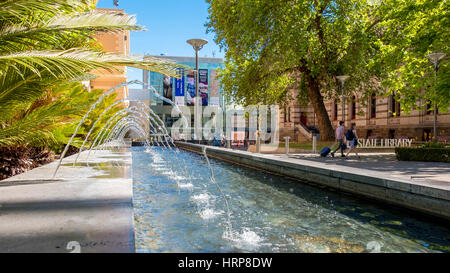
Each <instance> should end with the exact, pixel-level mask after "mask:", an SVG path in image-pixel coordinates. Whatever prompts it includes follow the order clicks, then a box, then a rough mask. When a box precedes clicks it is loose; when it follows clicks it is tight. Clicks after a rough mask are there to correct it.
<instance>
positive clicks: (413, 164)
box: [263, 153, 450, 190]
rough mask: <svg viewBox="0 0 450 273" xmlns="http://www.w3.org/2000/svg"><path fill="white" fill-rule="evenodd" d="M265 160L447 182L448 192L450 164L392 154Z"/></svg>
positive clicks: (295, 157) (274, 156)
mask: <svg viewBox="0 0 450 273" xmlns="http://www.w3.org/2000/svg"><path fill="white" fill-rule="evenodd" d="M263 156H267V158H280V159H291V160H292V162H296V159H298V160H308V161H312V162H317V163H320V164H323V165H324V166H329V167H333V169H334V168H336V167H338V168H340V169H341V170H342V171H346V170H348V169H349V168H358V169H363V170H370V171H376V172H381V173H383V174H385V175H389V176H393V177H399V178H402V179H407V180H411V181H429V182H431V183H433V182H437V181H439V182H447V183H448V186H449V188H448V189H449V190H450V163H443V162H442V163H441V162H417V161H398V160H397V159H396V158H395V154H394V153H366V154H361V155H360V156H361V159H358V158H357V157H356V156H355V155H353V154H350V155H349V156H348V157H345V158H342V157H341V155H340V154H336V157H335V158H332V157H325V158H323V157H320V156H319V155H314V154H289V155H288V156H286V155H284V154H272V155H263Z"/></svg>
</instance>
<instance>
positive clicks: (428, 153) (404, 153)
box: [395, 147, 450, 163]
mask: <svg viewBox="0 0 450 273" xmlns="http://www.w3.org/2000/svg"><path fill="white" fill-rule="evenodd" d="M395 154H396V155H397V159H398V160H401V161H429V162H448V163H450V148H426V147H419V148H412V147H397V148H395Z"/></svg>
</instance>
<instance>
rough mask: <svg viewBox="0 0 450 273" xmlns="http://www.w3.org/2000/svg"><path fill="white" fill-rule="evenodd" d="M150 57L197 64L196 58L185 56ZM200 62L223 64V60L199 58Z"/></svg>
mask: <svg viewBox="0 0 450 273" xmlns="http://www.w3.org/2000/svg"><path fill="white" fill-rule="evenodd" d="M150 57H156V58H161V59H169V60H173V61H176V62H180V63H195V57H194V56H192V57H185V56H160V55H150ZM198 60H199V62H201V63H214V64H217V63H220V64H223V59H222V58H202V57H199V58H198Z"/></svg>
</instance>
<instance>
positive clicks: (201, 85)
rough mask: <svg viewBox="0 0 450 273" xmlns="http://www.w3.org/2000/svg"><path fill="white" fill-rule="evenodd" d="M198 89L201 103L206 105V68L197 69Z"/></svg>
mask: <svg viewBox="0 0 450 273" xmlns="http://www.w3.org/2000/svg"><path fill="white" fill-rule="evenodd" d="M198 89H199V92H200V93H199V96H200V97H201V99H202V105H203V106H208V69H199V70H198Z"/></svg>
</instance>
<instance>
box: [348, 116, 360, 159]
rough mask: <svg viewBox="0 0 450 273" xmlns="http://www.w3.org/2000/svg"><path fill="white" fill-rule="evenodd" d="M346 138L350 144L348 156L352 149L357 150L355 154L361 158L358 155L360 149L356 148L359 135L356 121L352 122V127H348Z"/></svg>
mask: <svg viewBox="0 0 450 273" xmlns="http://www.w3.org/2000/svg"><path fill="white" fill-rule="evenodd" d="M345 138H346V139H347V141H348V142H349V144H350V149H349V150H348V152H347V154H346V156H348V155H349V154H350V153H351V151H353V150H354V151H355V154H356V156H357V157H358V158H361V157H360V156H359V155H358V150H357V149H356V146H358V135H357V134H356V123H354V122H353V123H352V127H351V128H350V129H348V131H347V134H346V135H345Z"/></svg>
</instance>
